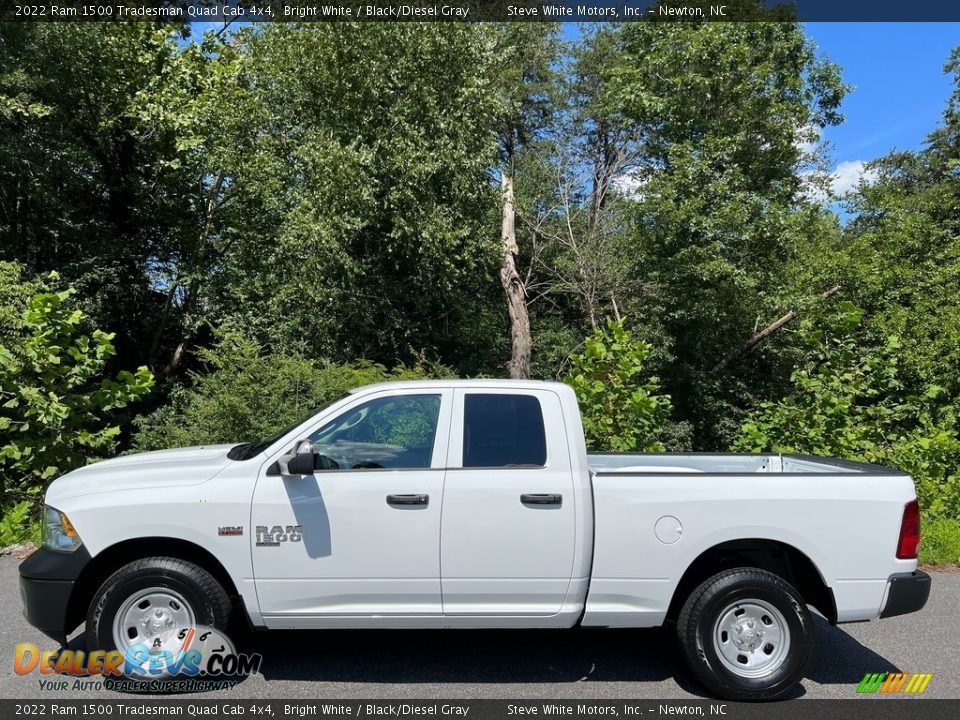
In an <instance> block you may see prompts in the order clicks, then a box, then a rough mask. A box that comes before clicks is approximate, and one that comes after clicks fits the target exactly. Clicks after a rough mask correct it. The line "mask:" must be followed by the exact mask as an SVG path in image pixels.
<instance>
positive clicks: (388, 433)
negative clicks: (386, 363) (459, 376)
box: [310, 395, 440, 470]
mask: <svg viewBox="0 0 960 720" xmlns="http://www.w3.org/2000/svg"><path fill="white" fill-rule="evenodd" d="M439 415H440V396H439V395H398V396H394V397H384V398H377V399H375V400H369V401H367V402H365V403H363V404H362V405H358V406H357V407H355V408H352V409H350V410H348V411H347V412H345V413H343V414H342V415H340V416H339V417H337V418H336V419H335V420H331V421H330V422H328V423H327V424H326V425H324V426H323V427H321V428H320V429H319V430H317V431H316V432H314V433H313V434H312V435H311V436H310V441H311V442H312V443H313V449H314V452H316V453H317V457H318V468H325V469H340V470H364V469H376V468H388V469H394V470H406V469H417V468H428V467H430V460H431V458H432V457H433V443H434V440H435V439H436V436H437V418H438V417H439ZM327 461H333V462H332V463H330V462H327Z"/></svg>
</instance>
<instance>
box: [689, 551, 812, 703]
mask: <svg viewBox="0 0 960 720" xmlns="http://www.w3.org/2000/svg"><path fill="white" fill-rule="evenodd" d="M677 634H678V636H679V638H680V647H681V650H682V651H683V655H684V658H685V660H686V662H687V665H688V666H689V667H690V670H691V671H692V672H693V674H694V675H696V676H697V679H699V680H700V682H702V683H703V684H704V685H706V686H707V687H708V688H709V689H710V690H711V691H713V692H714V693H716V694H717V695H718V696H720V697H722V698H725V699H728V700H776V699H778V698H781V697H783V696H784V695H786V694H787V693H789V692H790V691H791V690H792V689H793V688H794V687H795V686H796V685H797V683H798V682H800V680H802V679H803V676H804V674H805V673H806V670H807V667H808V665H809V664H810V660H811V659H812V657H813V648H814V628H813V622H812V619H811V616H810V611H809V610H808V609H807V606H806V604H805V603H804V601H803V598H802V597H801V596H800V594H799V593H798V592H797V591H796V590H795V589H794V588H793V587H791V586H790V585H789V584H788V583H787V582H785V581H784V580H783V579H782V578H780V577H778V576H776V575H774V574H772V573H769V572H767V571H766V570H759V569H757V568H737V569H734V570H726V571H724V572H721V573H718V574H716V575H714V576H713V577H711V578H709V579H707V580H706V581H704V582H703V583H701V584H700V586H699V587H697V589H696V590H694V591H693V592H692V593H691V594H690V597H689V598H687V601H686V602H685V603H684V605H683V609H682V610H681V611H680V615H679V617H678V618H677Z"/></svg>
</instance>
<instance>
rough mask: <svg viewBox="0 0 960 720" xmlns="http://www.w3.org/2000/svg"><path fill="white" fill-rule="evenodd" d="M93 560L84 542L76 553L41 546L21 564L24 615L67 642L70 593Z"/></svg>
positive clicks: (50, 634) (63, 641) (29, 621)
mask: <svg viewBox="0 0 960 720" xmlns="http://www.w3.org/2000/svg"><path fill="white" fill-rule="evenodd" d="M88 562H90V553H88V552H87V549H86V548H85V547H83V546H82V545H81V546H80V547H79V548H77V549H76V550H74V551H73V552H69V553H65V552H56V551H54V550H48V549H47V548H40V549H39V550H37V551H36V552H34V553H33V554H32V555H31V556H30V557H28V558H27V559H26V560H24V561H23V562H22V563H20V598H21V599H22V600H23V616H24V617H25V618H26V619H27V622H28V623H30V624H31V625H33V626H34V627H35V628H37V630H39V631H40V632H42V633H43V634H44V635H47V636H48V637H51V638H53V639H54V640H56V641H57V642H59V643H61V644H62V645H66V642H67V633H68V632H69V631H70V630H72V629H73V628H68V627H67V613H68V610H69V607H70V596H71V595H72V594H73V589H74V586H75V585H76V583H77V579H78V578H79V577H80V573H81V572H82V571H83V569H84V568H85V567H86V565H87V563H88Z"/></svg>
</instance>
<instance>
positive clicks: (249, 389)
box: [133, 334, 452, 451]
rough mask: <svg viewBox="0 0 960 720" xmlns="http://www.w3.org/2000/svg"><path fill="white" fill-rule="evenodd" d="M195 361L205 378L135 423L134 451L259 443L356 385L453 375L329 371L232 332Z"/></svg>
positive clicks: (418, 369) (417, 370)
mask: <svg viewBox="0 0 960 720" xmlns="http://www.w3.org/2000/svg"><path fill="white" fill-rule="evenodd" d="M200 357H201V359H202V361H203V362H204V364H205V365H206V369H205V372H203V373H202V374H201V373H195V374H193V375H192V376H191V377H190V381H189V383H188V384H187V385H183V386H180V387H178V388H176V389H174V390H173V392H172V394H171V397H170V402H169V403H168V404H167V405H165V406H163V407H161V408H160V409H158V410H156V411H155V412H153V413H151V414H149V415H147V416H145V417H140V418H138V419H137V420H136V421H135V422H136V425H137V428H138V430H137V433H136V435H135V437H134V439H133V450H134V451H144V450H157V449H162V448H170V447H184V446H188V445H203V444H213V443H233V442H241V441H249V440H255V439H258V438H265V437H269V436H270V435H273V434H274V433H276V432H277V431H278V430H280V429H281V428H283V427H286V426H288V425H291V424H293V423H294V422H296V421H297V420H300V419H301V418H303V417H305V416H306V415H307V414H308V413H309V412H311V411H312V410H314V409H316V408H318V407H321V406H324V405H328V404H329V403H331V402H333V401H334V400H337V399H339V398H341V397H343V396H344V395H346V393H347V391H349V390H351V389H353V388H355V387H359V386H360V385H367V384H370V383H375V382H382V381H385V380H413V379H422V378H426V377H450V376H452V373H451V372H450V371H449V370H448V369H447V368H444V367H442V366H438V365H431V364H429V363H427V362H425V361H420V362H418V363H417V364H416V365H414V366H412V367H406V366H400V367H397V368H394V369H393V370H387V369H386V368H385V367H383V366H382V365H377V364H374V363H367V362H358V363H354V364H352V365H334V364H329V363H327V364H321V363H316V362H314V361H312V360H309V359H307V358H304V357H301V356H299V355H272V354H267V353H264V352H263V350H262V348H261V347H260V346H259V345H257V344H256V343H254V342H252V341H250V340H248V339H246V338H244V337H242V336H240V335H237V334H228V335H225V336H224V337H223V338H222V339H221V340H220V342H219V343H218V344H217V346H216V347H215V348H213V349H208V350H201V351H200Z"/></svg>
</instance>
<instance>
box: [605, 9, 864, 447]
mask: <svg viewBox="0 0 960 720" xmlns="http://www.w3.org/2000/svg"><path fill="white" fill-rule="evenodd" d="M739 4H740V5H742V6H744V8H746V9H752V10H753V12H755V13H757V15H758V19H760V16H761V15H762V16H763V19H764V20H766V21H764V22H749V23H746V22H745V23H700V24H697V23H676V22H644V23H630V24H628V25H625V26H624V27H623V29H622V30H621V35H620V42H621V49H622V52H621V54H620V60H619V61H617V62H616V63H614V64H613V65H611V66H610V67H608V68H607V70H606V73H605V78H606V88H605V94H604V96H605V98H606V102H607V103H608V104H609V106H610V107H612V108H613V109H615V110H616V111H617V112H619V113H620V114H621V115H622V117H623V118H624V120H625V121H627V122H629V123H630V125H631V126H632V127H633V131H634V134H635V136H636V137H638V138H639V139H640V144H639V152H640V158H639V162H638V166H637V170H636V171H635V172H634V173H633V178H632V184H633V185H634V186H635V187H636V190H635V191H634V192H633V197H634V201H635V207H634V210H633V212H632V217H631V219H630V226H629V230H628V232H629V233H630V235H631V237H632V246H633V252H632V254H631V270H632V275H633V277H635V278H637V279H638V287H639V288H640V290H639V292H638V294H637V296H635V297H634V298H633V299H632V304H631V313H632V314H631V317H632V320H633V322H634V323H636V325H637V328H638V331H641V332H642V334H643V335H644V336H645V337H648V338H657V343H656V346H655V347H656V356H655V358H654V360H655V361H656V363H657V365H658V367H659V368H662V369H663V373H662V374H663V377H664V386H665V389H666V390H667V391H668V392H669V393H670V394H671V396H672V397H673V402H674V406H675V410H676V412H677V415H678V417H679V418H680V419H684V420H689V421H692V422H693V423H694V425H695V430H696V436H695V442H696V444H697V445H698V446H699V447H722V446H723V445H724V444H725V443H726V440H727V438H728V437H729V435H730V434H731V433H732V432H735V428H736V423H733V426H732V427H731V424H730V422H729V418H735V417H736V414H737V413H738V412H739V409H740V408H744V407H747V406H749V405H750V404H751V402H752V397H754V396H755V395H756V394H757V393H758V392H759V393H765V392H771V391H773V390H775V388H771V387H770V386H769V383H770V379H771V378H777V377H778V370H777V364H778V358H777V356H776V354H775V353H767V354H765V353H764V352H760V353H755V354H754V355H753V356H751V362H750V363H744V362H741V363H737V364H736V365H734V366H730V367H728V368H727V370H726V371H725V372H724V373H721V374H719V375H712V374H711V373H710V370H711V369H712V368H713V366H714V365H715V364H716V363H717V362H718V361H720V360H721V359H722V358H723V357H725V356H726V355H727V354H728V353H729V352H730V351H731V350H733V349H735V348H736V347H737V346H738V345H739V344H740V343H741V342H742V341H743V340H745V339H746V338H749V337H750V336H751V335H752V334H753V332H754V328H755V325H756V324H757V323H758V322H760V323H764V321H765V320H766V319H767V318H770V319H771V320H772V319H774V318H776V317H778V316H779V315H781V314H782V313H783V312H785V310H786V309H788V308H790V307H792V306H793V305H794V303H795V300H796V297H795V296H794V294H793V293H794V292H795V288H793V287H792V286H791V284H790V283H789V282H787V280H786V274H785V273H784V269H785V267H786V264H787V262H788V260H789V259H790V258H791V256H792V253H793V248H794V244H795V243H796V242H798V241H800V240H801V239H802V238H804V237H805V236H807V235H809V234H818V233H822V232H824V227H825V226H826V227H829V226H830V225H831V224H835V222H836V221H835V219H832V216H831V215H830V214H829V213H828V212H827V211H826V210H825V209H822V208H819V207H817V206H815V205H811V204H810V203H808V202H806V201H805V199H804V197H805V196H804V191H805V185H804V178H803V176H802V174H801V169H802V161H803V158H802V156H801V151H800V149H799V147H798V145H799V142H800V141H801V140H803V139H808V138H809V136H810V135H812V134H814V131H816V130H817V129H819V128H822V127H824V126H827V125H832V124H836V123H837V122H839V120H840V116H839V114H838V111H837V109H838V106H839V104H840V101H841V99H842V97H843V95H844V92H845V87H844V85H843V84H842V82H841V80H840V74H839V70H838V68H837V67H836V66H835V65H833V64H831V63H829V62H827V61H826V60H824V59H822V58H819V57H818V56H817V55H816V53H815V50H814V47H813V45H812V44H811V42H810V41H809V40H808V39H807V38H806V37H805V35H804V33H803V29H802V27H801V26H800V25H799V24H798V23H796V22H795V21H792V20H791V19H790V18H789V17H787V16H785V15H784V13H783V11H782V10H776V11H774V14H768V13H767V11H765V10H764V9H763V6H762V4H761V3H759V2H757V1H755V0H743V1H742V2H740V3H739ZM774 19H779V20H781V21H778V22H772V21H770V20H774ZM824 289H826V288H804V289H802V292H804V293H807V294H815V293H818V292H822V291H823V290H824ZM640 329H642V330H640ZM764 350H765V349H764Z"/></svg>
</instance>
